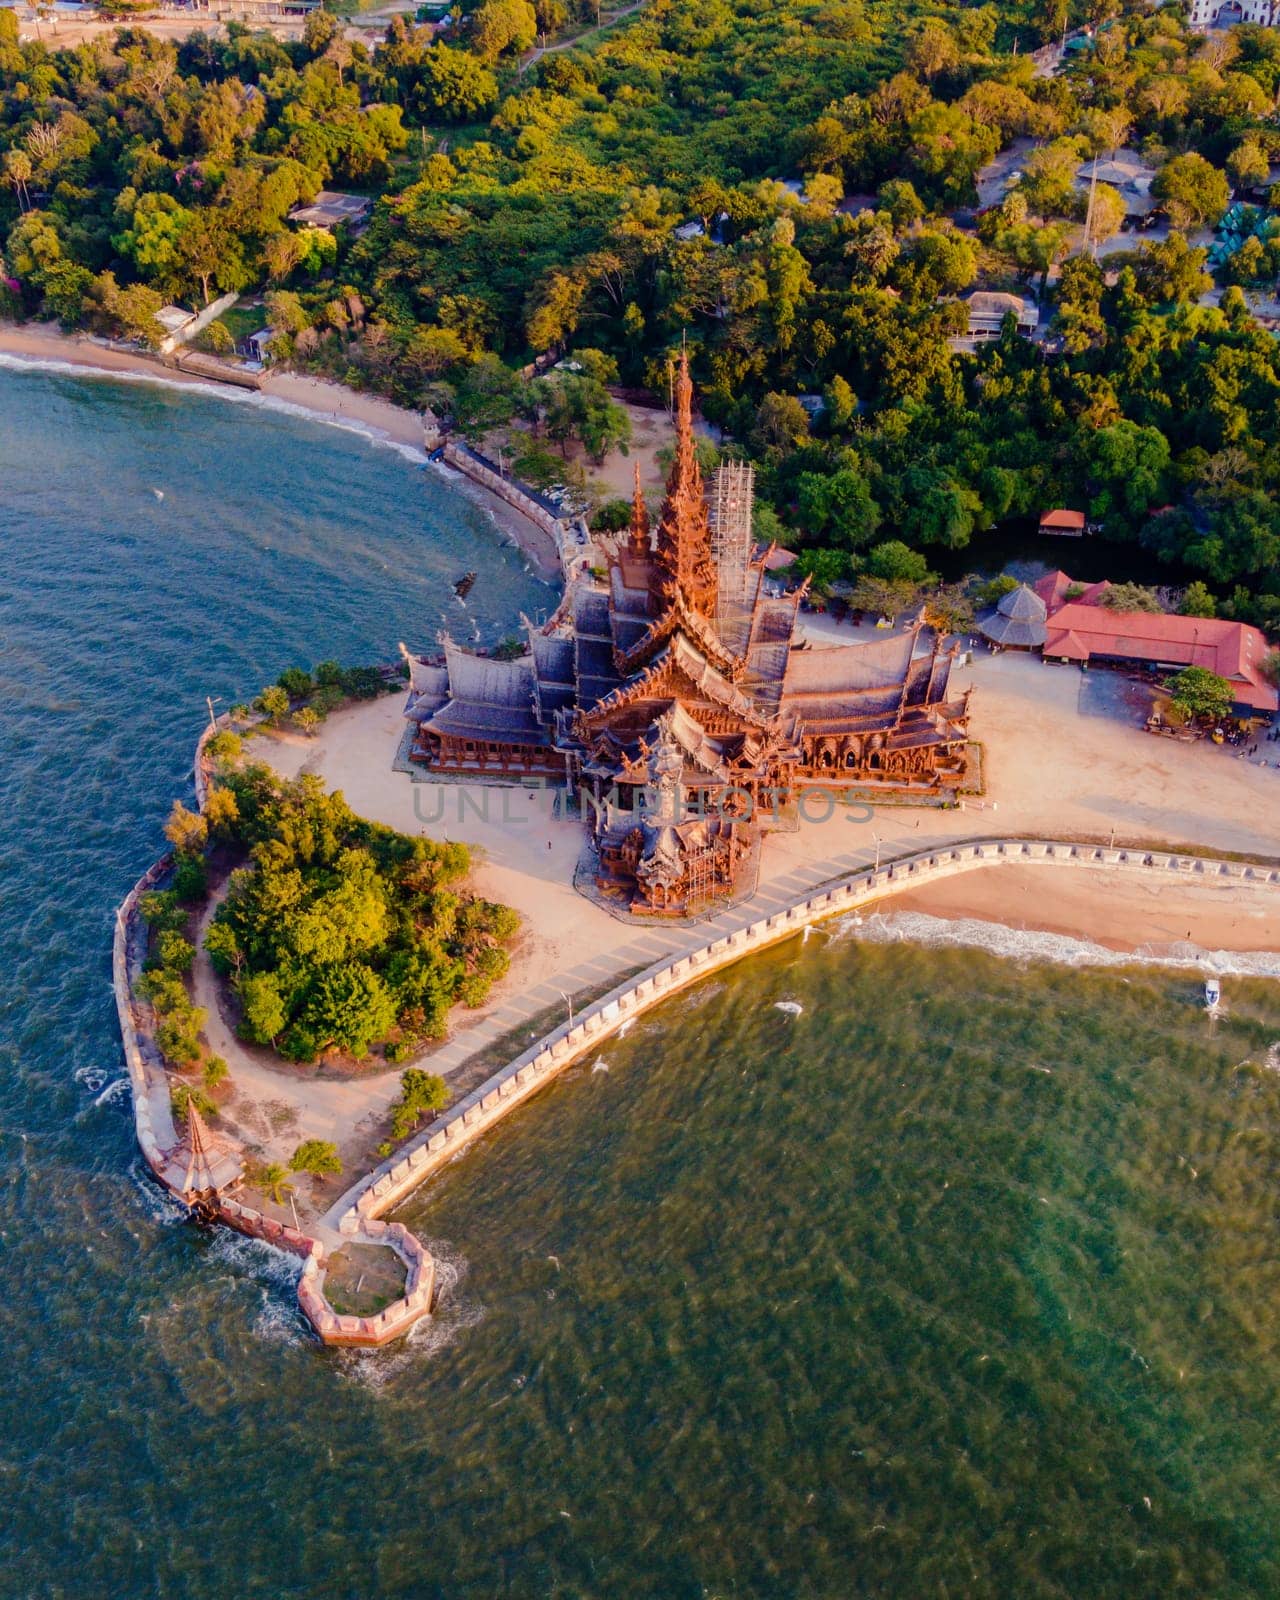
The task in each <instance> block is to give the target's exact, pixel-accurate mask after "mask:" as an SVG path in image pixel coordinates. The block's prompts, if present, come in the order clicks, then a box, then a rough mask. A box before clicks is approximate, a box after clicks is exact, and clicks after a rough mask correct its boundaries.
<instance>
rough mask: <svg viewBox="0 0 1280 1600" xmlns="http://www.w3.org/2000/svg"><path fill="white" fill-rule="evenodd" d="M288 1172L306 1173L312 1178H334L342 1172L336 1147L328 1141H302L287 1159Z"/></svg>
mask: <svg viewBox="0 0 1280 1600" xmlns="http://www.w3.org/2000/svg"><path fill="white" fill-rule="evenodd" d="M289 1171H290V1172H306V1173H309V1174H310V1175H311V1176H312V1177H313V1178H327V1177H330V1176H334V1177H336V1176H337V1175H338V1174H339V1173H341V1171H342V1158H341V1156H339V1154H338V1147H337V1145H335V1144H333V1143H332V1142H331V1141H330V1140H328V1139H304V1140H303V1142H302V1143H301V1144H300V1145H299V1146H298V1148H297V1149H296V1150H295V1151H294V1152H293V1154H292V1155H291V1156H290V1157H289Z"/></svg>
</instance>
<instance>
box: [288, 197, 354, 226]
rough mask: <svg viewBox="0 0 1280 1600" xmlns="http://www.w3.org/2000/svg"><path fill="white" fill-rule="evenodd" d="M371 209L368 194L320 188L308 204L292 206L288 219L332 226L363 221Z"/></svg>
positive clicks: (312, 224) (313, 224) (314, 224)
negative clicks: (346, 192) (342, 192)
mask: <svg viewBox="0 0 1280 1600" xmlns="http://www.w3.org/2000/svg"><path fill="white" fill-rule="evenodd" d="M372 209H373V201H372V200H370V198H369V197H368V195H363V194H341V193H340V192H339V191H338V190H336V189H321V191H320V193H319V194H318V195H316V197H315V199H314V200H312V201H311V203H310V205H305V206H294V208H293V210H292V211H291V212H290V213H289V221H290V222H306V223H309V224H310V225H311V226H312V227H314V228H334V227H337V225H338V224H339V223H341V222H347V223H356V222H363V221H364V219H365V218H366V217H367V216H368V215H369V213H370V211H372Z"/></svg>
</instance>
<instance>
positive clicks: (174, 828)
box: [164, 800, 209, 856]
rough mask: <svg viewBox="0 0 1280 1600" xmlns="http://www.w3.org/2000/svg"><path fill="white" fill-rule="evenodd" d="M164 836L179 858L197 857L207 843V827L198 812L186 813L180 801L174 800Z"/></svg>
mask: <svg viewBox="0 0 1280 1600" xmlns="http://www.w3.org/2000/svg"><path fill="white" fill-rule="evenodd" d="M164 836H165V838H166V839H168V841H169V843H170V844H171V845H172V846H173V848H174V849H175V850H176V851H177V853H178V854H179V855H180V856H193V855H199V854H200V852H201V851H202V850H203V849H204V847H205V845H206V844H207V843H208V841H209V826H208V824H207V823H206V822H205V820H204V818H203V817H202V816H200V815H199V813H198V812H194V811H188V810H187V808H186V806H184V805H183V803H182V801H181V800H175V801H174V802H173V810H172V811H170V813H169V820H168V822H166V823H165V825H164Z"/></svg>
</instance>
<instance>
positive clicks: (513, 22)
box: [471, 0, 538, 62]
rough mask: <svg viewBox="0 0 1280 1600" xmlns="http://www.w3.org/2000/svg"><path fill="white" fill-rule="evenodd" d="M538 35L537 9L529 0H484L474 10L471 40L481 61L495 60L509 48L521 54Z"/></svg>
mask: <svg viewBox="0 0 1280 1600" xmlns="http://www.w3.org/2000/svg"><path fill="white" fill-rule="evenodd" d="M537 37H538V18H537V13H536V12H535V11H534V9H533V7H532V6H531V5H530V4H529V0H484V4H483V5H481V6H480V7H479V8H478V9H477V10H475V11H473V12H472V14H471V43H472V47H473V48H474V50H475V52H476V54H477V55H478V56H479V57H480V59H481V60H482V61H490V62H492V61H496V60H497V59H498V57H499V56H500V55H503V54H504V53H505V52H507V51H513V52H515V53H516V54H519V53H520V52H521V51H523V50H528V49H529V48H530V47H531V46H532V45H533V43H534V41H535V40H536V39H537Z"/></svg>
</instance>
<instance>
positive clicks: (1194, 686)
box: [1165, 667, 1235, 721]
mask: <svg viewBox="0 0 1280 1600" xmlns="http://www.w3.org/2000/svg"><path fill="white" fill-rule="evenodd" d="M1165 687H1166V688H1167V689H1168V691H1169V696H1170V699H1171V701H1172V703H1173V705H1174V706H1176V707H1177V709H1178V710H1179V711H1180V712H1181V713H1182V715H1183V716H1184V717H1187V718H1188V719H1190V720H1193V721H1198V720H1201V719H1203V720H1205V721H1217V720H1218V719H1219V718H1221V717H1225V716H1226V715H1227V714H1228V713H1229V712H1230V710H1231V705H1232V702H1233V700H1234V699H1235V691H1234V690H1233V689H1232V687H1231V685H1230V684H1229V683H1228V682H1227V680H1226V679H1225V678H1220V677H1219V676H1218V674H1217V673H1216V672H1210V671H1209V669H1208V667H1183V669H1182V671H1181V672H1178V673H1175V675H1174V676H1173V677H1172V678H1170V679H1169V680H1168V681H1167V683H1166V684H1165Z"/></svg>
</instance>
